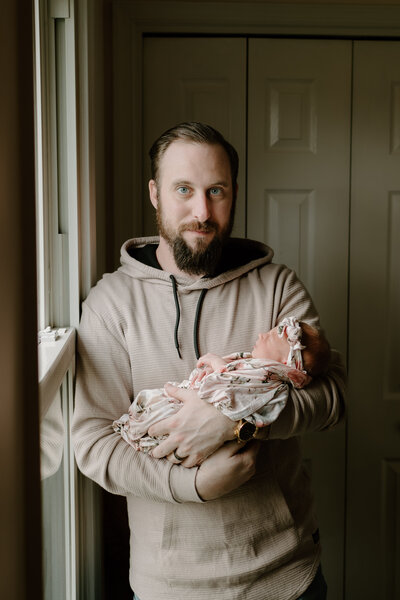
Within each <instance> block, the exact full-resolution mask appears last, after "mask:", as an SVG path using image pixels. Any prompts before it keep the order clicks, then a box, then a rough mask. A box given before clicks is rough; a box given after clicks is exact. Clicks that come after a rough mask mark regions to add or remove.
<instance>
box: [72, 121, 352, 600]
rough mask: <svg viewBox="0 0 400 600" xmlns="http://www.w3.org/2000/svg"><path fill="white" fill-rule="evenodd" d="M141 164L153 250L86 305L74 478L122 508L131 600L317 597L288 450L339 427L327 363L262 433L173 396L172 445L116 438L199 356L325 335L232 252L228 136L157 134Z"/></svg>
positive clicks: (281, 281)
mask: <svg viewBox="0 0 400 600" xmlns="http://www.w3.org/2000/svg"><path fill="white" fill-rule="evenodd" d="M150 156H151V160H152V180H151V181H150V183H149V191H150V199H151V202H152V204H153V205H154V207H155V208H156V211H157V222H158V227H159V231H160V238H159V239H158V238H147V239H146V238H143V239H138V240H130V241H128V242H126V243H125V244H124V246H123V247H122V254H121V267H120V268H119V269H118V271H116V272H115V273H113V274H111V275H105V276H104V277H103V279H102V280H101V281H100V282H99V283H98V284H97V286H96V287H95V288H94V289H93V290H92V291H91V293H90V294H89V296H88V298H87V300H86V301H85V303H84V305H83V312H82V321H81V326H80V331H79V360H78V372H77V387H76V410H75V416H74V427H73V435H74V443H75V451H76V457H77V461H78V465H79V467H80V469H81V470H82V471H83V473H85V474H86V475H87V476H88V477H90V478H92V479H94V480H95V481H97V482H98V483H99V484H100V485H101V486H103V487H104V488H106V489H107V490H108V491H110V492H112V493H116V494H121V495H125V496H126V497H127V505H128V516H129V525H130V530H131V568H130V582H131V586H132V588H133V589H134V590H135V593H136V595H137V597H138V598H140V600H159V599H165V600H187V599H190V600H197V599H198V600H206V599H207V600H208V599H210V598H218V599H221V600H225V599H226V600H227V599H228V598H229V599H230V600H231V599H239V598H240V599H243V600H253V599H257V600H261V599H262V600H269V599H271V600H274V599H278V598H279V599H282V600H292V599H297V598H304V599H306V598H310V599H311V598H313V599H316V598H324V597H325V583H324V581H323V578H322V575H321V573H320V570H319V562H320V547H319V536H318V530H317V524H316V521H315V518H314V515H313V512H312V498H311V492H310V489H309V483H308V478H307V475H306V474H305V473H304V471H303V468H302V463H301V455H300V451H299V444H298V438H297V437H296V436H298V435H300V434H302V433H305V432H306V431H312V430H321V429H325V428H328V427H332V426H333V425H335V424H336V423H337V422H338V420H339V419H340V417H341V415H342V412H343V410H342V399H341V398H342V394H341V392H342V387H343V371H342V368H341V366H340V363H338V361H337V357H336V356H335V353H333V358H334V359H336V360H333V361H332V365H331V369H330V372H329V375H328V376H327V377H325V378H321V379H319V380H316V381H315V382H313V383H312V384H311V385H310V386H308V387H307V388H305V389H302V390H294V389H293V390H292V391H291V394H290V400H289V402H288V404H287V405H286V407H285V409H284V410H283V411H282V413H281V415H280V416H279V418H278V419H277V420H276V421H275V422H274V423H273V424H272V425H271V426H270V427H268V428H265V429H264V430H261V431H260V432H256V431H255V430H254V428H253V429H252V428H251V427H249V424H248V423H247V422H246V421H244V422H239V423H234V422H232V421H231V420H230V419H229V418H227V417H225V416H224V415H223V414H222V413H220V412H219V411H217V410H216V409H215V408H214V407H213V406H210V405H208V404H206V403H205V402H203V401H202V400H201V399H199V398H198V397H197V394H196V392H194V391H191V390H177V389H176V388H173V387H170V388H169V392H170V393H171V394H172V395H175V396H176V397H177V398H179V399H180V400H182V401H183V403H184V406H183V408H182V409H181V410H180V411H179V412H178V413H177V414H176V415H174V416H173V417H171V418H169V419H166V420H164V421H162V422H160V423H157V424H155V425H153V427H152V428H151V429H150V433H151V434H154V435H160V434H168V437H167V438H166V440H165V441H163V442H162V443H161V444H160V445H159V446H158V448H156V449H155V450H154V451H153V456H149V455H144V454H142V453H139V452H136V451H135V450H133V448H132V447H131V446H129V445H128V444H126V443H125V442H124V441H123V440H122V438H121V437H120V436H119V435H118V434H116V433H115V432H114V431H113V428H112V422H113V421H114V419H116V418H119V416H120V415H121V414H123V413H125V412H127V408H128V407H129V405H130V403H131V401H132V399H133V397H134V395H135V394H137V393H138V392H139V391H140V390H141V389H144V388H155V387H162V386H163V385H164V383H165V382H166V381H171V380H172V381H181V380H182V379H183V378H184V377H185V375H186V373H187V372H190V370H191V369H192V368H193V366H194V365H195V363H196V358H197V357H198V356H199V355H200V354H204V353H205V352H213V353H215V354H219V355H226V354H228V353H230V352H233V351H236V350H238V349H243V350H247V349H249V350H251V346H252V344H253V341H254V339H256V337H257V334H258V332H259V331H267V330H269V329H271V328H272V327H273V326H274V325H276V324H277V322H278V321H280V320H281V319H282V318H284V317H285V316H289V315H294V316H296V317H297V318H298V319H299V320H303V321H307V322H309V323H310V324H311V325H317V324H318V315H317V313H316V311H315V308H314V306H313V304H312V301H311V299H310V298H309V296H308V294H307V292H306V290H305V289H304V287H303V286H302V284H301V283H300V282H299V281H298V279H297V278H296V275H295V274H294V273H293V272H292V271H291V270H289V269H287V268H286V267H285V266H282V265H276V264H273V263H272V262H271V259H272V254H273V253H272V251H271V250H270V249H269V248H268V247H267V246H264V245H263V244H260V243H257V242H252V241H249V240H234V239H231V238H230V237H229V236H230V232H231V228H232V222H233V213H234V204H235V198H236V193H237V183H236V177H237V168H238V159H237V154H236V151H235V150H234V149H233V148H232V146H231V145H230V144H229V143H228V142H226V140H225V139H224V138H223V137H222V136H221V134H219V133H218V132H217V131H215V130H214V129H212V128H211V127H209V126H206V125H202V124H199V123H184V124H181V125H178V126H176V127H174V128H173V129H171V130H169V131H168V132H166V133H164V134H163V135H162V136H161V137H160V138H159V139H158V140H157V141H156V142H155V144H154V145H153V147H152V149H151V151H150ZM252 438H256V439H252ZM257 438H259V440H260V441H257ZM246 442H248V443H246Z"/></svg>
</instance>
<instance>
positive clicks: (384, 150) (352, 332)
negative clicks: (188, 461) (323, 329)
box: [346, 41, 400, 600]
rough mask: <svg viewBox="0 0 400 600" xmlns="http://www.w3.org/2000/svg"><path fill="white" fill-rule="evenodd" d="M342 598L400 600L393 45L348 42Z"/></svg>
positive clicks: (398, 171)
mask: <svg viewBox="0 0 400 600" xmlns="http://www.w3.org/2000/svg"><path fill="white" fill-rule="evenodd" d="M353 113H354V117H353V147H352V209H351V253H350V321H349V323H350V326H349V337H350V343H349V370H350V381H349V384H350V385H349V387H350V389H349V392H350V394H349V395H350V400H351V402H350V403H349V410H348V428H349V443H348V509H347V557H348V565H349V567H348V574H347V596H346V598H349V599H352V598H382V600H395V599H397V598H400V378H399V365H398V359H399V356H398V352H399V350H398V344H399V340H400V43H399V42H361V41H360V42H356V43H355V48H354V111H353Z"/></svg>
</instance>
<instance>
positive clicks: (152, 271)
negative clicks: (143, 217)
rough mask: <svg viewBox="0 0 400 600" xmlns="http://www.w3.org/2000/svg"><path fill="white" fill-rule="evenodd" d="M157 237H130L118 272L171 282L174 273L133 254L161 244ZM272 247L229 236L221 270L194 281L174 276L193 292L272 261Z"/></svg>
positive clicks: (181, 288)
mask: <svg viewBox="0 0 400 600" xmlns="http://www.w3.org/2000/svg"><path fill="white" fill-rule="evenodd" d="M158 242H159V238H158V236H154V237H142V238H135V239H131V240H128V241H127V242H125V243H124V244H123V246H122V248H121V266H120V268H119V271H120V272H121V273H124V274H125V275H129V276H130V277H133V278H135V279H148V280H152V279H153V280H154V282H155V283H156V282H157V283H159V284H162V283H163V282H164V283H165V284H166V285H171V274H170V273H168V272H167V271H163V270H162V269H156V268H154V267H151V266H149V265H146V264H144V263H142V262H140V261H138V260H136V259H135V258H133V257H132V256H131V254H130V252H132V250H134V248H140V247H143V246H145V245H146V244H158ZM273 255H274V253H273V250H272V249H271V248H270V247H269V246H266V245H265V244H262V243H261V242H257V241H254V240H248V239H242V238H230V239H229V241H228V243H227V244H226V246H225V248H224V251H223V256H222V258H221V261H220V265H219V269H218V273H217V274H216V275H214V276H210V277H207V276H206V277H200V278H199V279H197V280H195V281H194V280H193V278H191V277H186V276H185V275H175V276H174V278H175V280H176V282H177V284H178V285H179V287H180V290H181V291H184V290H187V291H188V292H189V291H192V290H196V289H199V290H201V289H206V290H207V289H211V288H213V287H216V286H218V285H221V284H222V283H226V282H228V281H231V280H233V279H236V278H237V277H241V276H242V275H243V274H245V273H247V272H249V271H251V270H252V269H255V268H257V267H260V266H261V265H264V264H267V263H270V262H271V261H272V258H273Z"/></svg>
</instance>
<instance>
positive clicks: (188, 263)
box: [157, 200, 234, 275]
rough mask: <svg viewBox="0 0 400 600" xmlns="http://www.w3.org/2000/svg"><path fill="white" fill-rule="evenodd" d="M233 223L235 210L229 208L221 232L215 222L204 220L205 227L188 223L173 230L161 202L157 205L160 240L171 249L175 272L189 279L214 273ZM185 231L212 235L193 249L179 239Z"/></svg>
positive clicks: (196, 223)
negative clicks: (227, 217) (181, 273)
mask: <svg viewBox="0 0 400 600" xmlns="http://www.w3.org/2000/svg"><path fill="white" fill-rule="evenodd" d="M233 219H234V208H233V206H232V210H231V214H230V217H229V221H228V223H227V225H226V226H225V227H223V228H221V227H220V226H219V225H218V224H217V223H215V222H214V221H211V220H207V221H205V222H204V223H201V222H200V221H191V222H190V223H184V224H182V225H180V226H179V227H178V228H177V229H173V228H172V227H171V226H170V225H168V223H167V222H166V220H165V218H164V215H163V212H162V206H161V202H160V200H159V201H158V207H157V225H158V230H159V233H160V236H161V237H163V238H164V239H165V240H166V242H167V243H168V244H169V246H170V247H171V249H172V251H173V255H174V260H175V263H176V266H177V267H178V269H179V270H180V271H183V272H184V273H188V274H189V275H211V274H212V273H213V272H214V271H215V269H216V268H217V266H218V263H219V261H220V259H221V255H222V250H223V248H224V246H225V244H226V242H227V240H228V239H229V236H230V234H231V231H232V227H233ZM184 231H204V232H214V237H213V238H212V240H211V241H207V240H204V239H198V240H196V243H195V246H194V247H193V248H192V247H191V246H189V245H188V244H187V242H186V241H185V239H184V238H183V237H182V233H183V232H184Z"/></svg>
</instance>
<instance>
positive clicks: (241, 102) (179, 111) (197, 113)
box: [143, 37, 246, 236]
mask: <svg viewBox="0 0 400 600" xmlns="http://www.w3.org/2000/svg"><path fill="white" fill-rule="evenodd" d="M182 121H202V122H204V123H208V124H209V125H212V126H213V127H216V128H217V129H218V130H219V131H221V133H222V134H223V135H224V137H226V139H228V140H229V141H230V142H231V143H232V144H233V145H234V146H235V148H236V150H237V151H238V153H239V156H240V159H241V164H240V169H239V194H238V199H237V208H236V220H235V229H234V235H237V236H244V235H245V200H244V195H245V187H246V186H245V183H244V182H245V168H244V165H245V151H246V40H245V39H244V38H233V39H231V38H163V37H149V38H145V40H144V47H143V154H144V157H145V159H146V160H144V165H145V168H144V181H143V190H144V193H143V214H144V233H145V234H149V233H154V231H155V220H154V209H153V207H152V206H151V204H150V201H149V199H148V192H147V182H148V180H149V179H150V171H149V166H148V162H149V161H148V159H147V153H148V150H149V148H150V146H151V144H152V143H153V142H154V140H155V139H156V138H157V137H158V136H159V135H160V134H161V133H162V132H163V131H165V130H166V129H168V128H169V127H172V126H173V125H176V124H177V123H180V122H182Z"/></svg>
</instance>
